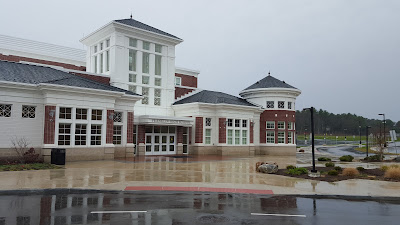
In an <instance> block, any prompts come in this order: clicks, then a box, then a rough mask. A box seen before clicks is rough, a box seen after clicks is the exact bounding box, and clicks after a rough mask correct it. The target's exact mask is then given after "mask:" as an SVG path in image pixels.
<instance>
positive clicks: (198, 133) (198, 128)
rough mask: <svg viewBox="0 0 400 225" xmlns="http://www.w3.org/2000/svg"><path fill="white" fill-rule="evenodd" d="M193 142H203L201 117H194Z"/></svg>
mask: <svg viewBox="0 0 400 225" xmlns="http://www.w3.org/2000/svg"><path fill="white" fill-rule="evenodd" d="M195 143H203V117H196V130H195Z"/></svg>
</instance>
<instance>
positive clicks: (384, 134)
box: [378, 113, 386, 147]
mask: <svg viewBox="0 0 400 225" xmlns="http://www.w3.org/2000/svg"><path fill="white" fill-rule="evenodd" d="M378 115H380V116H383V140H384V144H383V147H386V118H385V113H380V114H378Z"/></svg>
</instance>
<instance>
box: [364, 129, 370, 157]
mask: <svg viewBox="0 0 400 225" xmlns="http://www.w3.org/2000/svg"><path fill="white" fill-rule="evenodd" d="M365 128H366V132H365V137H366V139H367V157H368V128H371V127H370V126H366V127H365Z"/></svg>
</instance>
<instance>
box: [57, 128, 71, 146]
mask: <svg viewBox="0 0 400 225" xmlns="http://www.w3.org/2000/svg"><path fill="white" fill-rule="evenodd" d="M70 144H71V124H65V123H60V124H58V145H70Z"/></svg>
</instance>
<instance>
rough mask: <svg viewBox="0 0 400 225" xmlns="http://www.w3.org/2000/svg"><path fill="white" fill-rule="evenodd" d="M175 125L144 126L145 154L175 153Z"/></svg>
mask: <svg viewBox="0 0 400 225" xmlns="http://www.w3.org/2000/svg"><path fill="white" fill-rule="evenodd" d="M175 140H176V134H175V127H159V126H154V127H146V155H172V154H176V147H175V145H176V143H175Z"/></svg>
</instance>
